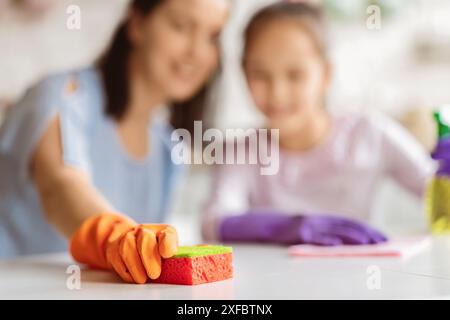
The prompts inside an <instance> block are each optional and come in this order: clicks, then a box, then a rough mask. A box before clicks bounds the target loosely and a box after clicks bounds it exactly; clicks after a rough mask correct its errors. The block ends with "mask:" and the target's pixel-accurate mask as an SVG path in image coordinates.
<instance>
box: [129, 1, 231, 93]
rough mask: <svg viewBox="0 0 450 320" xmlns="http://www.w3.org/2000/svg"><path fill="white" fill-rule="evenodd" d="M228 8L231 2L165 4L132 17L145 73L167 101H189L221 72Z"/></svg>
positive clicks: (133, 38) (132, 31)
mask: <svg viewBox="0 0 450 320" xmlns="http://www.w3.org/2000/svg"><path fill="white" fill-rule="evenodd" d="M229 6H230V4H229V1H228V0H183V1H179V0H163V1H162V3H161V4H160V5H159V6H157V8H155V10H154V11H153V12H151V13H150V14H149V15H148V16H144V17H140V16H139V15H136V14H135V15H134V16H133V18H132V19H131V23H130V28H129V36H130V39H131V42H132V44H133V46H134V53H136V56H137V57H138V61H139V63H140V64H141V67H142V71H143V74H144V76H145V77H146V78H147V80H149V81H150V82H151V83H152V85H154V86H156V89H157V90H159V92H160V93H161V94H162V95H163V96H165V97H166V98H167V99H168V100H170V101H182V100H186V99H188V98H190V97H191V96H193V95H194V94H195V93H196V92H197V91H198V90H199V89H200V88H201V87H202V86H203V85H204V84H205V83H206V82H207V81H208V80H209V79H210V77H211V76H212V74H213V73H214V71H215V70H216V69H217V66H218V63H219V47H218V39H219V35H220V32H221V30H222V28H223V27H224V24H225V22H226V20H227V17H228V11H229Z"/></svg>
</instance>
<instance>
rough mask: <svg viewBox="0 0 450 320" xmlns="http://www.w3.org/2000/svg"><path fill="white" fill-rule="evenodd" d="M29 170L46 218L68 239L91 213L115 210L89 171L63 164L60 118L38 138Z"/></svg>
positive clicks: (53, 121) (52, 122)
mask: <svg viewBox="0 0 450 320" xmlns="http://www.w3.org/2000/svg"><path fill="white" fill-rule="evenodd" d="M30 170H31V175H32V178H33V180H34V182H35V184H36V188H37V190H38V194H39V196H40V199H41V203H42V205H43V209H44V212H45V214H46V218H47V220H48V221H49V223H51V224H52V225H54V227H55V228H56V229H57V230H58V231H60V232H61V233H62V234H63V235H64V236H65V237H67V238H70V237H71V236H72V235H73V234H74V232H75V231H76V230H77V229H78V228H79V227H80V225H81V224H82V223H83V221H85V220H86V219H87V218H89V217H91V216H92V215H95V214H99V213H106V212H112V211H113V209H112V207H111V205H110V204H109V203H108V202H107V201H106V200H105V199H104V198H103V196H102V195H101V194H100V193H99V192H98V191H97V190H96V189H95V188H94V187H93V185H92V184H91V182H90V181H89V177H88V175H87V174H85V173H84V172H83V171H82V170H80V169H77V168H75V167H69V166H67V165H65V164H64V162H63V159H62V144H61V136H60V121H59V117H56V118H55V119H54V120H52V121H51V122H50V125H49V126H48V128H47V130H46V131H45V132H44V135H43V136H42V138H41V140H40V141H39V143H38V145H37V148H36V150H35V151H34V154H33V155H32V158H31V168H30Z"/></svg>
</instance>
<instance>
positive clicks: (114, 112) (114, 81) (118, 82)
mask: <svg viewBox="0 0 450 320" xmlns="http://www.w3.org/2000/svg"><path fill="white" fill-rule="evenodd" d="M162 1H164V0H133V1H132V3H131V4H130V6H131V9H132V10H133V11H134V12H138V13H140V14H142V15H144V16H145V15H148V14H150V13H151V12H152V11H153V10H154V9H155V8H156V7H157V6H158V5H160V4H161V3H162ZM127 31H128V21H124V22H123V23H122V24H121V25H120V26H119V27H118V29H117V30H116V32H115V34H114V36H113V38H112V41H111V45H110V47H109V48H108V49H107V51H106V52H105V53H104V55H103V56H102V57H101V58H100V60H99V62H98V65H97V66H98V68H99V70H100V73H101V75H102V78H103V85H104V89H105V96H106V106H105V112H106V114H107V115H108V116H110V117H112V118H113V119H115V120H120V119H121V118H122V117H123V116H124V115H125V113H126V111H127V106H128V101H129V98H130V96H129V88H128V70H127V68H128V57H129V54H130V51H131V49H132V45H131V42H130V40H129V38H128V32H127ZM211 82H212V81H210V83H207V84H206V85H205V86H204V87H203V88H202V89H201V90H200V91H199V92H198V93H197V94H196V95H195V96H194V97H192V98H191V99H190V100H188V101H184V102H179V103H174V104H172V105H171V106H170V109H171V110H170V111H171V114H170V123H171V125H172V126H173V127H174V129H187V130H189V131H190V132H193V128H194V121H197V120H203V119H204V115H205V111H206V105H207V103H208V97H209V92H210V89H211V86H212V84H211Z"/></svg>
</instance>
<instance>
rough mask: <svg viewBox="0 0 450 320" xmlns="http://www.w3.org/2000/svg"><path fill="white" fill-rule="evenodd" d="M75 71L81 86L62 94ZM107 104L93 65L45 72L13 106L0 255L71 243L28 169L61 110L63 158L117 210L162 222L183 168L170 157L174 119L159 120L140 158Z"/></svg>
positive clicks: (0, 138) (4, 134)
mask: <svg viewBox="0 0 450 320" xmlns="http://www.w3.org/2000/svg"><path fill="white" fill-rule="evenodd" d="M72 77H74V79H76V81H77V84H78V88H77V90H76V91H75V93H73V94H70V95H64V94H63V93H64V88H65V86H67V84H68V81H69V79H71V78H72ZM104 107H105V97H104V91H103V83H102V80H101V77H100V74H99V73H98V71H97V70H96V69H93V68H89V69H83V70H79V71H74V72H69V73H64V74H59V75H55V76H50V77H48V78H46V79H45V80H43V81H41V82H40V83H39V84H38V85H36V86H35V87H33V88H32V89H30V90H29V91H28V92H27V93H26V95H25V96H24V98H23V99H22V100H21V101H20V102H19V103H18V104H17V105H15V106H13V107H12V108H11V109H10V111H9V112H8V114H7V116H6V118H5V123H4V124H3V126H2V127H1V128H0V257H8V256H15V255H24V254H34V253H46V252H55V251H62V250H66V249H67V241H66V240H65V239H64V238H63V237H62V236H61V235H60V234H58V233H57V232H56V231H55V230H54V229H53V227H52V226H50V225H49V224H48V222H47V221H46V219H45V216H44V213H43V209H42V205H41V203H40V200H39V198H38V195H37V190H36V187H35V185H34V183H33V181H32V179H31V177H30V170H29V166H30V158H31V156H32V153H33V150H34V148H35V147H36V145H37V143H38V141H39V139H40V138H41V137H42V135H43V132H44V130H45V129H46V128H47V127H48V125H49V122H50V121H51V120H52V119H53V118H54V117H55V116H56V115H59V117H60V121H61V140H62V149H63V160H64V162H65V164H66V165H69V166H73V167H76V168H79V169H81V170H83V171H84V172H86V173H87V174H88V175H89V177H90V179H91V181H92V183H93V185H94V186H95V187H96V188H97V190H99V191H100V192H101V193H102V194H103V196H104V197H105V198H106V199H107V200H108V201H109V202H110V203H111V204H112V205H113V207H114V208H115V209H116V210H117V211H119V212H121V213H124V214H126V215H128V216H130V217H132V218H133V219H135V221H137V222H140V223H143V222H147V223H159V222H163V220H164V217H165V213H166V212H167V210H168V206H169V205H170V203H171V196H172V194H173V192H172V191H173V190H174V187H175V186H176V185H177V181H178V179H179V178H181V177H180V174H181V173H182V172H183V169H182V167H181V166H178V165H175V164H174V163H173V162H172V161H171V157H170V155H171V146H172V144H173V142H171V132H172V130H171V128H170V126H169V125H168V124H166V123H165V122H163V121H157V120H154V121H153V122H152V123H151V124H150V125H149V136H150V139H149V150H150V154H149V155H148V157H147V158H145V159H142V160H136V159H134V158H132V157H131V156H130V155H129V154H128V153H127V152H126V150H125V148H124V146H123V145H122V144H121V140H120V139H119V136H118V134H117V131H116V127H115V122H114V121H113V120H112V119H111V118H110V117H107V116H106V114H105V112H104ZM93 214H94V213H93Z"/></svg>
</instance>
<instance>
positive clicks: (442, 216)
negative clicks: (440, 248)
mask: <svg viewBox="0 0 450 320" xmlns="http://www.w3.org/2000/svg"><path fill="white" fill-rule="evenodd" d="M434 117H435V120H436V123H437V127H438V134H439V139H438V143H437V145H436V148H435V150H434V151H433V153H432V157H433V159H434V160H435V161H436V162H437V164H438V166H437V170H436V173H435V175H434V177H433V179H432V180H431V183H430V185H429V189H428V197H427V200H428V201H427V202H428V203H427V207H428V208H427V209H428V215H429V221H430V224H431V230H432V232H433V233H434V234H443V233H450V105H448V106H443V107H441V108H440V109H439V110H438V111H436V112H435V114H434Z"/></svg>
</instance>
